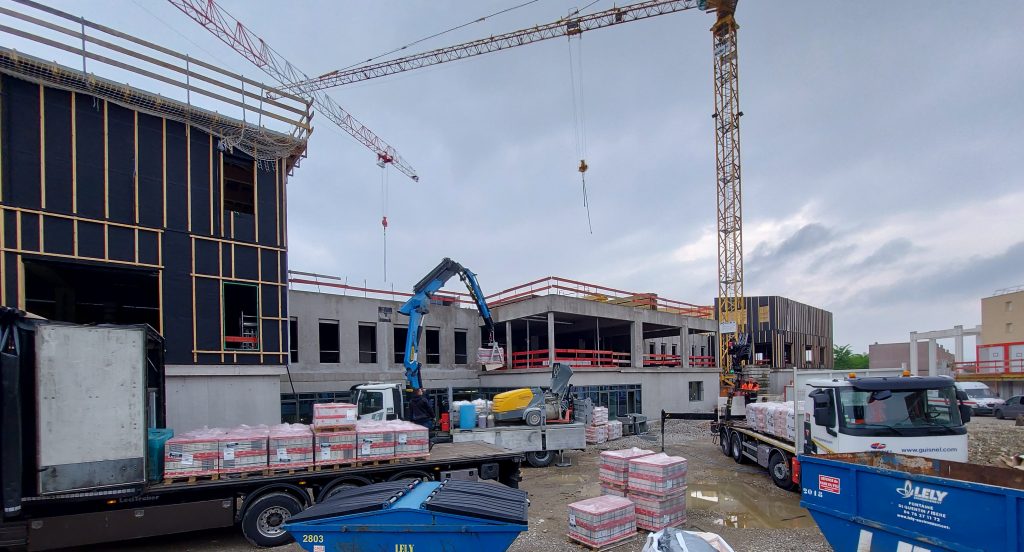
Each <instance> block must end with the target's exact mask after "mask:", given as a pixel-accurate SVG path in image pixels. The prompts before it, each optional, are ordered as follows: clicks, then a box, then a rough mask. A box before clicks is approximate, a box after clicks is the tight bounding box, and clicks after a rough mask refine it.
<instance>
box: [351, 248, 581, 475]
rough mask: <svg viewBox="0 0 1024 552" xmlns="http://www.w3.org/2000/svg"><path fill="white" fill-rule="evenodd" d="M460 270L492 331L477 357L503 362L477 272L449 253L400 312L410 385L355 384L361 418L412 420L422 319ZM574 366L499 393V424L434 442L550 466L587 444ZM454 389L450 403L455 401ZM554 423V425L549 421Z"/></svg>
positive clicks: (560, 366)
mask: <svg viewBox="0 0 1024 552" xmlns="http://www.w3.org/2000/svg"><path fill="white" fill-rule="evenodd" d="M455 275H458V276H459V278H460V279H461V280H462V281H463V283H464V284H465V285H466V288H467V289H468V290H469V295H470V297H472V298H473V302H474V303H475V305H476V307H477V310H478V311H479V312H480V317H481V318H482V319H483V321H484V329H485V332H486V334H487V336H488V339H487V343H486V344H485V346H484V347H481V348H480V349H479V350H478V351H477V361H478V362H479V363H480V364H482V365H483V366H484V367H487V366H488V365H498V366H500V365H502V364H503V363H504V350H503V349H502V348H501V347H499V346H498V345H497V342H496V341H495V339H494V321H493V319H492V318H491V310H490V308H489V307H488V306H487V301H486V299H485V298H484V294H483V292H482V291H481V289H480V283H479V281H478V280H477V277H476V274H474V273H473V272H472V271H470V270H469V269H467V268H465V267H464V266H462V265H461V264H459V263H457V262H455V261H453V260H451V259H449V258H447V257H446V258H444V259H443V260H442V261H441V262H440V263H439V264H438V265H437V266H436V267H434V269H433V270H431V271H430V272H429V273H427V275H426V276H424V277H423V278H422V279H421V280H420V281H419V282H418V283H417V284H416V286H415V287H414V288H413V296H412V297H411V298H409V299H408V300H407V301H406V302H405V303H404V304H403V305H402V306H401V307H399V309H398V312H399V313H401V314H404V315H406V316H408V317H409V329H408V331H407V332H406V338H405V349H404V350H405V355H404V358H403V364H404V366H405V378H406V380H407V381H406V384H402V383H394V382H392V383H384V382H368V383H363V384H360V385H357V386H355V387H353V391H354V393H355V395H354V396H355V401H354V402H355V404H356V406H357V408H358V410H357V414H358V416H359V419H370V420H394V419H403V420H408V419H409V416H408V413H407V412H406V403H407V401H405V400H404V397H405V395H404V392H405V391H406V390H407V389H408V390H417V389H422V385H423V383H422V382H423V379H422V374H421V368H422V364H421V363H420V361H419V351H420V336H421V334H422V329H423V321H424V319H425V317H426V315H427V314H428V313H429V312H430V305H431V300H432V297H433V296H434V294H435V293H437V291H439V290H440V289H441V288H442V287H444V285H445V284H446V283H447V282H448V280H450V279H451V278H452V277H453V276H455ZM572 374H573V372H572V368H570V367H569V366H568V365H566V364H555V365H554V366H553V367H552V378H551V387H550V389H549V390H548V391H545V390H543V389H540V388H524V389H515V390H512V391H506V392H504V393H499V394H498V395H496V396H495V397H494V402H493V404H494V417H495V420H496V421H498V422H501V423H500V424H497V425H496V426H495V427H480V428H473V429H457V428H454V427H453V428H451V430H450V433H449V435H447V436H445V435H440V436H435V438H434V439H433V440H434V441H440V440H448V439H449V438H450V439H451V440H452V441H454V442H455V443H471V442H482V443H488V444H491V445H497V446H500V447H503V448H505V449H509V450H513V451H516V452H522V453H525V456H526V461H527V462H528V463H529V464H530V465H531V466H534V467H545V466H548V465H549V464H551V462H553V461H554V458H555V456H556V455H558V454H560V453H561V452H562V451H564V450H575V449H584V448H586V446H587V445H586V430H585V428H584V426H583V424H581V423H574V417H573V415H574V411H573V408H572V396H571V386H570V385H569V379H570V378H571V377H572ZM450 391H451V389H450V388H449V399H448V404H449V405H451V404H452V403H453V401H452V398H451V392H450ZM549 423H550V424H552V425H551V426H550V427H549V426H548V424H549Z"/></svg>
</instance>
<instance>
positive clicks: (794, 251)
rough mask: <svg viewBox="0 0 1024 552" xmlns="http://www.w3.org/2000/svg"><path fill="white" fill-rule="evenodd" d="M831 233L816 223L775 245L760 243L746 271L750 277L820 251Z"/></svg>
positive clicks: (827, 242)
mask: <svg viewBox="0 0 1024 552" xmlns="http://www.w3.org/2000/svg"><path fill="white" fill-rule="evenodd" d="M832 238H833V232H832V230H831V229H829V228H826V227H825V225H823V224H821V223H817V222H812V223H810V224H807V225H804V226H802V227H801V228H800V229H799V230H797V231H796V232H793V234H792V235H790V236H789V237H788V238H786V239H784V240H782V241H781V242H779V243H778V244H776V245H769V244H767V243H762V244H761V245H759V246H758V247H757V248H756V249H755V250H754V252H753V253H752V254H751V255H750V259H749V262H748V263H747V264H748V270H749V272H750V273H751V275H757V274H761V273H764V272H765V271H768V270H771V269H774V268H777V267H780V266H783V265H785V264H786V263H787V262H789V261H793V260H794V259H796V258H797V257H799V256H800V255H803V254H806V253H811V252H814V251H817V250H819V249H821V248H822V247H824V246H826V245H828V244H829V242H831V240H832Z"/></svg>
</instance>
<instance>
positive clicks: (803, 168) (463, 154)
mask: <svg viewBox="0 0 1024 552" xmlns="http://www.w3.org/2000/svg"><path fill="white" fill-rule="evenodd" d="M523 1H524V0H510V1H501V2H451V1H437V0H435V1H431V2H426V1H418V2H410V1H384V0H374V1H346V2H343V3H342V2H288V3H283V4H286V5H288V6H289V8H288V9H284V10H282V9H281V8H279V7H277V6H279V5H281V4H282V3H279V2H264V1H261V2H250V1H239V0H219V2H220V3H221V5H222V6H224V7H225V8H226V9H227V10H228V11H229V12H231V13H232V14H233V15H234V16H236V17H237V18H238V19H239V20H241V21H243V22H244V23H246V24H247V25H248V26H249V27H250V28H252V29H253V30H254V31H255V32H256V33H257V34H259V35H260V36H262V37H263V38H264V39H266V40H267V42H268V43H269V44H271V45H272V46H273V47H274V48H275V49H277V50H278V51H279V52H281V53H282V54H283V55H284V56H285V57H287V58H288V59H290V60H291V61H292V62H293V63H295V64H296V65H297V66H299V67H300V68H301V69H302V70H304V71H305V72H307V73H310V74H313V73H321V72H325V71H327V70H330V69H334V68H337V67H342V66H348V65H351V64H353V63H356V62H359V61H361V60H364V59H366V58H370V57H373V56H375V55H378V54H380V53H383V52H385V51H387V50H390V49H392V48H394V47H397V46H401V45H404V44H407V43H409V42H411V41H413V40H416V39H419V38H422V37H425V36H428V35H431V34H434V33H436V32H439V31H442V30H445V29H448V28H450V27H453V26H455V25H459V24H462V23H465V22H468V21H472V20H474V19H476V18H478V17H480V16H483V15H487V14H490V13H493V12H496V11H499V10H501V9H504V8H508V7H511V6H514V5H516V4H519V3H522V2H523ZM53 4H54V5H57V6H60V7H61V8H63V9H66V10H68V11H71V12H72V13H75V14H79V15H84V16H85V17H87V18H90V19H93V20H95V21H97V22H100V23H105V24H109V25H112V26H114V27H117V28H119V29H122V30H125V31H128V32H131V33H133V34H136V35H138V36H141V37H144V38H147V39H150V40H153V41H156V42H159V43H161V44H167V45H169V46H172V47H174V48H177V49H179V50H180V51H182V52H187V53H189V54H190V55H194V56H196V57H198V58H203V59H206V60H208V61H212V62H214V63H218V64H221V65H224V66H227V67H229V68H231V69H233V70H236V71H239V72H244V73H245V74H247V75H250V76H254V77H256V76H259V77H260V80H267V79H266V78H265V77H263V76H262V73H260V72H259V71H258V70H256V69H254V68H252V67H250V66H249V65H248V62H246V61H245V60H244V59H242V58H241V57H240V56H238V55H237V54H235V53H234V52H233V51H231V50H230V49H228V48H227V47H226V46H225V45H223V44H221V43H220V42H218V41H217V40H216V39H215V38H213V37H212V36H211V35H209V34H208V33H207V32H206V31H204V30H202V29H201V28H200V27H199V26H198V25H196V24H195V23H194V22H192V21H191V20H190V19H188V18H187V17H185V15H184V14H182V13H180V12H178V11H177V10H176V9H175V8H173V7H172V6H170V5H169V4H166V3H164V2H159V1H155V0H132V1H117V2H80V1H62V2H53ZM582 5H586V3H581V2H565V1H564V0H538V1H537V2H534V3H532V4H530V5H528V6H525V7H522V8H520V9H517V10H514V11H511V12H509V13H507V14H504V15H501V16H497V17H494V18H492V19H488V20H486V21H484V22H482V23H477V24H474V25H470V26H468V27H466V28H465V29H462V30H459V31H456V32H451V33H448V34H446V35H444V36H442V37H440V38H438V39H435V40H432V41H429V42H426V43H423V44H419V45H417V46H416V47H414V48H412V50H413V51H418V50H420V49H429V48H433V47H439V46H444V45H448V44H454V43H458V42H463V41H466V40H471V39H474V38H479V37H484V36H488V35H492V34H498V33H501V32H506V31H510V30H513V29H518V28H522V27H527V26H530V25H533V24H537V23H545V22H548V21H552V20H554V19H557V18H558V17H560V16H562V15H564V14H566V13H567V12H568V11H569V10H570V9H571V8H573V7H574V6H582ZM611 6H612V2H610V1H608V0H601V1H598V2H597V3H596V4H594V5H593V7H591V8H590V9H589V11H594V10H601V9H607V8H609V7H611ZM737 20H738V22H739V23H740V26H741V28H740V31H739V43H740V69H741V70H740V90H741V93H740V97H741V102H740V104H741V109H742V110H743V112H744V114H745V115H744V117H743V119H742V131H741V135H742V160H743V202H744V205H743V214H744V219H745V228H744V242H745V243H744V246H745V255H744V257H745V263H746V277H745V289H746V293H747V295H783V296H787V297H790V298H792V299H795V300H798V301H802V302H805V303H809V304H811V305H815V306H818V307H822V308H825V309H827V310H829V311H831V312H832V313H833V315H834V321H835V342H836V343H837V344H844V343H850V344H852V345H853V348H854V350H855V351H864V352H866V350H867V345H868V344H869V343H872V342H875V341H880V342H888V341H905V340H906V339H907V337H908V332H909V331H911V330H933V329H939V328H947V327H951V326H952V325H954V324H964V325H971V326H972V325H974V324H978V323H980V322H981V320H980V301H979V299H980V298H981V297H983V296H988V295H991V294H992V292H993V291H994V290H996V289H998V288H1004V287H1007V286H1013V285H1018V284H1024V216H1022V215H1024V186H1022V181H1024V179H1022V177H1021V170H1020V169H1021V167H1020V164H1021V160H1022V156H1024V155H1022V154H1024V132H1022V128H1024V124H1022V123H1024V106H1022V104H1021V97H1022V93H1024V56H1022V55H1021V52H1022V51H1024V35H1022V34H1021V33H1020V28H1021V23H1024V4H1022V3H1021V2H1019V1H1016V0H989V1H987V2H985V3H984V4H983V5H981V4H970V3H964V2H953V1H930V2H925V1H923V0H918V1H907V2H886V3H880V2H853V1H843V2H829V1H821V0H814V1H801V2H797V1H791V2H753V1H741V2H740V6H739V9H738V12H737ZM712 22H713V17H712V16H711V15H706V14H703V13H701V12H698V11H696V10H694V11H688V12H683V13H678V14H673V15H666V16H661V17H657V18H654V19H650V20H645V21H640V22H634V23H630V24H626V25H621V26H616V27H612V28H608V29H603V30H598V31H594V32H592V33H587V34H585V35H584V36H583V38H582V43H581V44H580V45H579V46H574V55H579V53H580V51H579V50H575V48H577V47H579V48H581V53H582V65H583V79H582V86H581V89H582V100H583V103H584V106H585V118H584V121H585V129H586V131H585V139H586V144H587V154H586V158H587V163H588V164H589V166H590V170H589V171H588V172H587V185H588V189H589V199H590V216H591V219H592V223H593V234H592V235H591V234H590V233H589V232H588V225H587V214H586V211H585V210H584V207H583V199H582V189H581V183H580V177H579V173H578V172H577V171H576V166H577V164H578V162H579V160H578V158H577V156H576V144H575V140H574V135H575V131H576V129H577V128H578V126H577V125H575V124H574V122H573V94H572V82H573V81H572V80H571V78H570V70H569V67H570V64H569V55H570V49H569V46H567V44H566V40H565V39H556V40H551V41H547V42H543V43H539V44H534V45H530V46H526V47H522V48H517V49H512V50H509V51H504V52H499V53H492V54H488V55H485V56H481V57H477V58H473V59H470V60H464V61H460V62H456V63H451V64H446V65H441V66H437V67H434V68H430V69H426V70H420V71H416V72H410V73H405V74H402V75H398V76H394V77H389V78H383V79H379V80H375V81H370V82H368V83H363V84H360V85H355V86H352V87H348V88H343V89H339V90H334V91H332V92H331V95H332V97H333V98H335V99H336V100H337V101H338V103H340V104H341V105H342V106H344V107H345V108H346V109H348V110H349V111H350V112H351V113H352V114H353V115H355V116H356V117H357V118H358V119H360V120H361V121H362V122H363V123H364V124H366V125H367V126H368V127H370V128H371V129H373V130H374V131H375V132H376V133H377V134H378V135H379V136H381V137H382V138H384V139H385V140H386V141H388V142H389V143H391V144H392V145H393V146H395V147H396V148H397V149H398V150H399V152H400V153H401V155H402V156H403V157H404V158H405V159H406V160H407V161H408V162H409V163H410V164H412V165H413V166H414V167H415V168H416V169H417V171H418V172H419V174H420V176H421V180H420V182H419V183H414V182H412V181H410V180H409V179H407V178H405V177H404V176H403V175H401V173H399V172H397V171H394V170H391V171H389V176H388V185H389V189H390V194H389V197H390V200H389V202H388V207H387V209H388V218H389V221H390V227H389V230H388V274H387V281H386V282H385V279H384V274H383V250H382V249H383V248H382V234H381V225H380V219H381V216H382V214H383V201H382V194H381V172H382V171H381V169H379V168H378V167H377V166H376V164H375V163H374V161H375V159H374V156H373V155H372V154H371V153H370V152H369V151H368V150H366V149H365V148H363V147H362V146H361V145H359V144H358V143H357V142H355V141H354V140H353V139H351V138H350V137H348V136H347V135H345V134H344V133H342V132H341V131H340V130H339V129H337V128H333V127H332V126H331V124H330V123H329V122H328V121H327V120H325V119H323V118H318V119H316V123H317V126H316V130H315V132H314V134H313V137H312V139H311V141H310V143H309V150H308V153H309V157H308V159H305V160H303V162H302V165H301V167H300V168H299V169H298V170H297V171H296V172H295V174H294V176H293V177H292V179H291V180H290V184H289V197H288V200H289V206H288V212H289V216H290V225H289V238H290V248H291V255H290V264H291V268H293V269H295V270H304V271H310V272H320V273H326V274H334V275H339V276H342V277H347V278H348V280H349V282H350V283H358V284H360V285H361V284H362V283H363V281H364V279H365V281H366V283H367V285H369V286H371V287H380V288H384V287H390V286H391V285H394V287H395V289H403V290H404V289H408V288H410V287H411V286H412V284H413V283H415V282H416V281H417V280H418V279H419V278H420V277H422V276H423V275H424V274H425V273H426V272H427V271H428V270H429V269H430V268H432V267H433V266H434V265H435V264H436V263H437V262H438V261H439V260H440V259H441V258H442V257H446V256H448V257H452V258H454V259H456V260H458V261H460V262H462V263H463V264H464V265H466V266H467V267H470V268H472V269H473V270H474V271H475V272H477V273H478V274H479V277H480V280H481V283H482V285H483V286H484V288H485V289H484V291H485V292H486V293H490V292H492V291H497V290H500V289H504V288H506V287H510V286H512V285H515V284H517V283H521V282H526V281H528V280H531V279H535V278H539V277H542V276H547V275H557V276H564V277H568V278H573V279H579V280H584V281H589V282H594V283H600V284H605V285H609V286H613V287H617V288H622V289H627V290H631V291H643V292H656V293H658V294H660V295H662V296H665V297H669V298H674V299H679V300H684V301H689V302H693V303H700V304H710V303H711V302H712V300H713V296H714V295H715V294H716V293H717V284H716V281H717V275H716V255H717V253H716V241H715V186H714V183H715V173H714V149H713V143H714V136H713V127H712V120H711V117H710V115H711V113H712V111H713V108H712V106H713V103H712V101H713V98H712V93H713V88H712V82H711V60H712V55H711V36H710V33H709V32H708V28H709V26H710V25H711V23H712ZM456 284H458V282H453V283H452V284H450V285H449V287H450V288H452V289H457V288H455V287H454V286H455V285H456Z"/></svg>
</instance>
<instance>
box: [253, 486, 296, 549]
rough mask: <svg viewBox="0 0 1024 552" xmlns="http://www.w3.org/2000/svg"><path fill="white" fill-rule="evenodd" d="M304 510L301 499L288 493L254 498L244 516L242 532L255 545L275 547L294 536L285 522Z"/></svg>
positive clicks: (289, 540) (287, 541)
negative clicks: (287, 528) (285, 528)
mask: <svg viewBox="0 0 1024 552" xmlns="http://www.w3.org/2000/svg"><path fill="white" fill-rule="evenodd" d="M301 511H302V503H301V502H299V499H297V498H295V497H294V496H292V495H290V494H288V493H270V494H267V495H264V496H261V497H259V498H257V499H256V500H254V501H253V502H252V504H250V505H249V507H248V508H246V510H245V514H244V515H243V516H242V534H243V535H244V536H245V539H246V540H247V541H249V542H250V543H252V544H253V545H255V546H261V547H267V548H269V547H273V546H281V545H284V544H288V543H289V542H291V541H292V536H291V535H290V534H288V532H287V531H285V530H284V523H285V522H286V521H287V520H288V518H290V517H291V516H294V515H295V514H297V513H299V512H301Z"/></svg>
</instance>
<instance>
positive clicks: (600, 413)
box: [590, 406, 608, 426]
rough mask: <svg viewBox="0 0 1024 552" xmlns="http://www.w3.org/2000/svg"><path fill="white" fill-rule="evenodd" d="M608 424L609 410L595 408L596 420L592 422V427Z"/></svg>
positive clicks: (602, 407)
mask: <svg viewBox="0 0 1024 552" xmlns="http://www.w3.org/2000/svg"><path fill="white" fill-rule="evenodd" d="M607 423H608V408H607V407H604V406H595V407H594V418H593V421H591V422H590V425H595V426H599V425H604V424H607Z"/></svg>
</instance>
